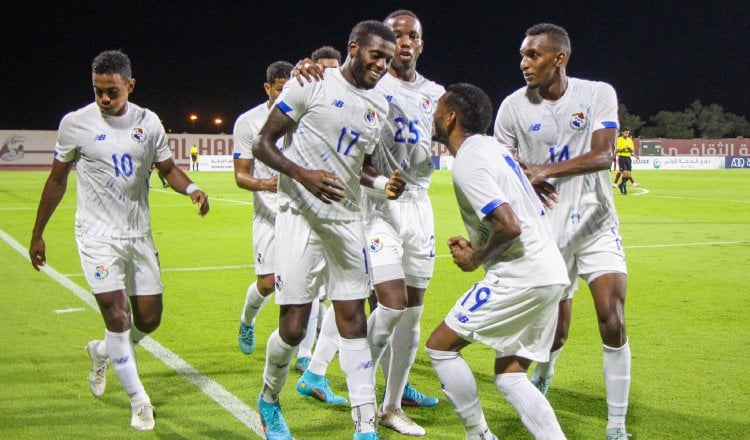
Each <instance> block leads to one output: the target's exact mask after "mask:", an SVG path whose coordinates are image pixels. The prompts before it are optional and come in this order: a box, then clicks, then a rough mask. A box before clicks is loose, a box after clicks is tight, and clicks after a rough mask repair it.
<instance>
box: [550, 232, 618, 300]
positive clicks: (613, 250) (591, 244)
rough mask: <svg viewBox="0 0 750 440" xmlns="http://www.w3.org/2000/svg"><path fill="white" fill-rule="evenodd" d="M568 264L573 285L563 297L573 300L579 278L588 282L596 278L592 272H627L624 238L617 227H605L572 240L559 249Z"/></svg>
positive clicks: (601, 273) (569, 277) (571, 284)
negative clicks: (576, 240) (580, 239)
mask: <svg viewBox="0 0 750 440" xmlns="http://www.w3.org/2000/svg"><path fill="white" fill-rule="evenodd" d="M560 253H562V256H563V259H564V260H565V265H566V266H567V268H568V279H569V280H570V285H569V286H568V287H567V288H566V289H565V293H564V294H563V299H572V298H573V294H574V293H575V292H576V290H578V277H579V276H580V277H582V278H584V280H586V282H587V283H590V282H591V281H593V279H592V278H590V277H589V275H591V274H599V275H603V274H605V273H623V274H626V275H627V273H628V268H627V266H626V264H625V251H624V250H623V248H622V237H620V232H619V231H618V230H617V228H614V227H613V228H609V229H606V230H602V231H600V232H599V233H597V234H592V235H590V236H588V237H586V239H585V240H582V241H580V242H573V243H570V244H569V245H568V246H566V247H565V248H562V249H560Z"/></svg>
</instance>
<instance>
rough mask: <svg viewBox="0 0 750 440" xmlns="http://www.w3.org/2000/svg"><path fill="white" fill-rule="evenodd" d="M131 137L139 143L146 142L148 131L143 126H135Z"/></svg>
mask: <svg viewBox="0 0 750 440" xmlns="http://www.w3.org/2000/svg"><path fill="white" fill-rule="evenodd" d="M130 137H132V138H133V140H134V141H136V142H138V143H141V142H146V132H145V131H143V129H142V128H141V127H135V128H134V129H133V132H132V133H130Z"/></svg>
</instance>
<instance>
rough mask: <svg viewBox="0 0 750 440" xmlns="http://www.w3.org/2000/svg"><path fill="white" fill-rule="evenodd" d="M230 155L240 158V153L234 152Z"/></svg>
mask: <svg viewBox="0 0 750 440" xmlns="http://www.w3.org/2000/svg"><path fill="white" fill-rule="evenodd" d="M232 157H234V158H235V159H239V158H240V153H234V154H233V155H232Z"/></svg>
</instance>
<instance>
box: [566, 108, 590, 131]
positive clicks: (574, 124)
mask: <svg viewBox="0 0 750 440" xmlns="http://www.w3.org/2000/svg"><path fill="white" fill-rule="evenodd" d="M570 116H571V119H570V128H572V129H573V130H578V131H581V130H583V129H584V128H586V125H588V123H589V120H588V118H587V117H586V114H585V113H583V112H578V113H573V114H572V115H570Z"/></svg>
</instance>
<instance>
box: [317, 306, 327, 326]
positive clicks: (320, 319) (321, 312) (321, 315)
mask: <svg viewBox="0 0 750 440" xmlns="http://www.w3.org/2000/svg"><path fill="white" fill-rule="evenodd" d="M318 304H319V305H318V326H317V327H316V328H317V329H318V330H320V328H321V327H323V318H324V317H325V316H326V311H327V310H328V307H326V302H325V301H318Z"/></svg>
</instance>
